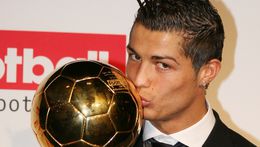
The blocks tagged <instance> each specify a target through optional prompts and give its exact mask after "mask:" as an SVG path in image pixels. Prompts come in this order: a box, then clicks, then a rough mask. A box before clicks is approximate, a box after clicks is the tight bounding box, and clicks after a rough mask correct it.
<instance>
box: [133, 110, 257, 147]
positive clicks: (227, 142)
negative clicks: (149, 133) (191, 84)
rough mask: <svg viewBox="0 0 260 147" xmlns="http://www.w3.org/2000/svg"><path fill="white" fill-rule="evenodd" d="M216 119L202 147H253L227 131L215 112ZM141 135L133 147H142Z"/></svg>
mask: <svg viewBox="0 0 260 147" xmlns="http://www.w3.org/2000/svg"><path fill="white" fill-rule="evenodd" d="M214 115H215V118H216V122H215V125H214V127H213V129H212V131H211V133H210V135H209V136H208V138H207V140H206V141H205V143H204V144H203V147H255V145H254V144H252V143H251V142H249V141H248V140H247V139H245V138H244V137H243V136H241V135H239V134H238V133H236V132H234V131H233V130H231V129H229V128H228V127H227V126H226V125H225V124H224V123H223V122H222V121H221V119H220V118H219V115H218V114H217V112H215V111H214ZM142 146H143V143H142V135H140V136H139V137H138V139H137V142H136V144H135V145H134V147H142Z"/></svg>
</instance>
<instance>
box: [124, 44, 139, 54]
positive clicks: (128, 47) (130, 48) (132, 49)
mask: <svg viewBox="0 0 260 147" xmlns="http://www.w3.org/2000/svg"><path fill="white" fill-rule="evenodd" d="M126 48H127V50H129V51H131V52H133V53H134V54H137V52H136V51H135V49H134V48H132V47H131V46H130V45H129V44H128V45H127V46H126Z"/></svg>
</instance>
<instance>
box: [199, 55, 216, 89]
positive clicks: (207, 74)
mask: <svg viewBox="0 0 260 147" xmlns="http://www.w3.org/2000/svg"><path fill="white" fill-rule="evenodd" d="M220 68H221V63H220V61H219V60H217V59H212V60H210V61H209V62H208V63H207V64H205V65H203V66H202V67H201V69H200V72H199V78H200V79H199V86H200V87H203V88H204V89H207V88H208V85H209V84H210V82H212V81H213V80H214V79H215V78H216V76H217V74H218V73H219V71H220Z"/></svg>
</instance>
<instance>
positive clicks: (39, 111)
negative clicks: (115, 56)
mask: <svg viewBox="0 0 260 147" xmlns="http://www.w3.org/2000/svg"><path fill="white" fill-rule="evenodd" d="M31 123H32V124H31V125H32V129H33V131H34V133H35V135H36V138H37V140H38V142H39V144H40V145H41V146H42V147H52V146H55V147H56V146H57V147H58V146H64V147H93V146H107V147H110V146H111V147H115V146H117V147H118V146H123V147H127V146H132V145H133V144H134V143H135V141H136V139H137V136H138V135H139V133H140V130H141V125H142V107H141V100H140V97H139V95H138V93H137V91H136V89H135V88H134V86H133V84H132V83H131V82H130V81H129V80H128V79H127V78H126V77H125V76H124V74H123V73H122V72H121V71H119V70H118V69H116V68H115V67H113V66H111V65H109V64H104V63H101V62H98V61H85V60H82V61H73V62H70V63H67V64H66V65H64V66H62V67H61V68H59V69H58V70H56V71H54V72H53V73H52V74H50V76H49V77H47V78H46V79H45V80H43V81H42V82H41V83H40V85H39V87H38V89H37V90H36V93H35V95H34V98H33V103H32V111H31Z"/></svg>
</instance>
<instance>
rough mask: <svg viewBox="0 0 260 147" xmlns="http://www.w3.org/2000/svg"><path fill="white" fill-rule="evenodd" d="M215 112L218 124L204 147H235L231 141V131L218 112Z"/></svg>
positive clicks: (216, 123)
mask: <svg viewBox="0 0 260 147" xmlns="http://www.w3.org/2000/svg"><path fill="white" fill-rule="evenodd" d="M213 112H214V116H215V118H216V122H215V125H214V127H213V129H212V131H211V133H210V135H209V137H208V138H207V140H206V142H205V143H204V145H203V147H220V146H233V144H232V142H231V141H230V134H229V129H228V128H227V127H226V126H225V125H224V123H223V122H222V121H221V120H220V118H219V115H218V114H217V112H216V111H214V110H213Z"/></svg>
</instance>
